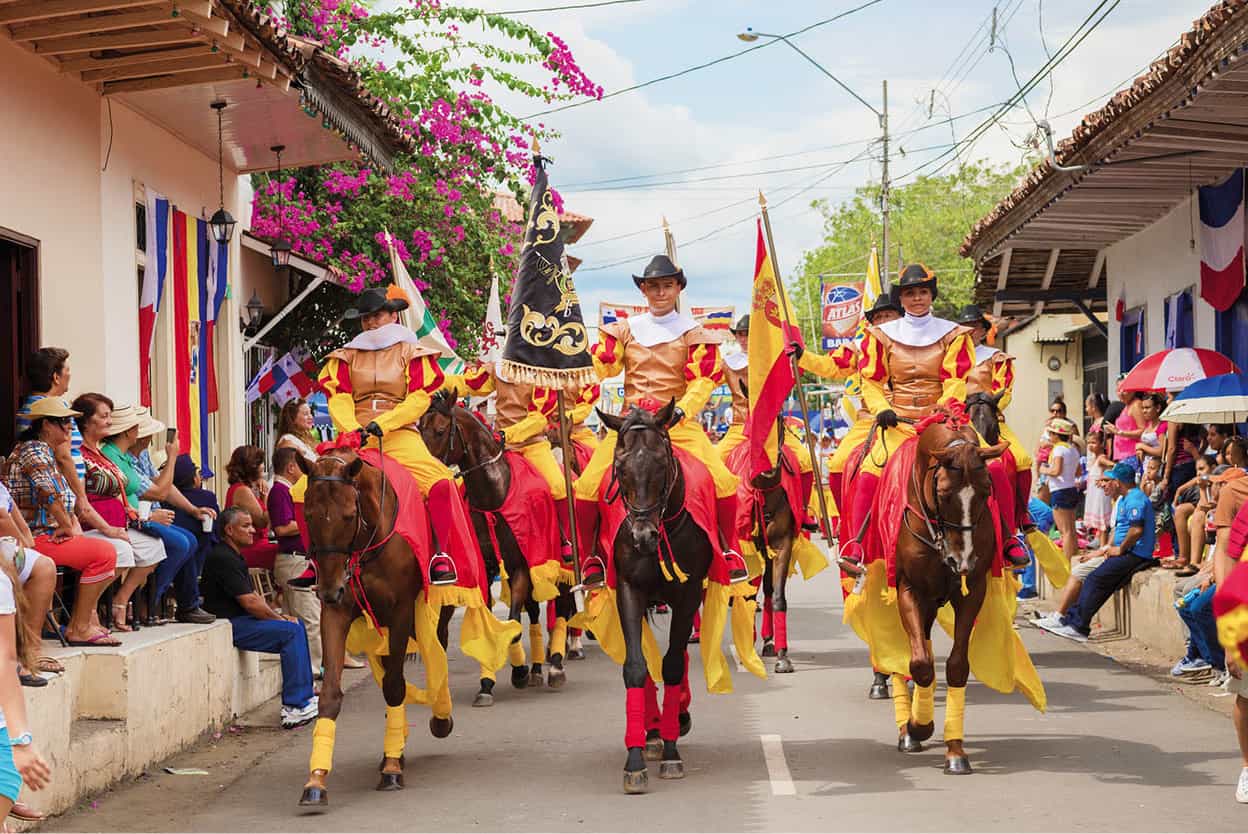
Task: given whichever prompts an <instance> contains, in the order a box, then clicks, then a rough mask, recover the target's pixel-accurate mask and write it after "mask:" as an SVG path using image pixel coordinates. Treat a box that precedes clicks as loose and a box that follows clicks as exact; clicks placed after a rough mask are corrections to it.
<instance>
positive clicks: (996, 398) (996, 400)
mask: <svg viewBox="0 0 1248 834" xmlns="http://www.w3.org/2000/svg"><path fill="white" fill-rule="evenodd" d="M1003 399H1005V392H1004V391H998V392H997V393H995V394H993V395H992V405H993V407H994V408H996V409H997V410H998V411H1000V410H1001V401H1002V400H1003Z"/></svg>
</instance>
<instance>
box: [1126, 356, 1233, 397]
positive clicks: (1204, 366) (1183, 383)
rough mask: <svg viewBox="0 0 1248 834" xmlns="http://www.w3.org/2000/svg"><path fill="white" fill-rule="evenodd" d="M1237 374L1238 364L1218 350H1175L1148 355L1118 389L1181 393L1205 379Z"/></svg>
mask: <svg viewBox="0 0 1248 834" xmlns="http://www.w3.org/2000/svg"><path fill="white" fill-rule="evenodd" d="M1237 373H1239V368H1237V367H1235V363H1234V362H1232V361H1231V360H1230V359H1228V358H1227V357H1225V356H1223V355H1222V354H1220V353H1218V352H1217V351H1216V350H1206V349H1205V348H1174V349H1173V350H1159V351H1157V352H1156V353H1152V354H1149V355H1148V356H1145V357H1144V358H1143V359H1141V360H1140V362H1139V364H1137V365H1136V366H1135V367H1134V368H1132V369H1131V372H1130V373H1129V374H1127V375H1126V377H1125V378H1124V379H1123V380H1122V382H1121V383H1120V384H1119V387H1121V389H1122V390H1124V391H1182V390H1183V389H1184V388H1186V387H1187V386H1189V385H1191V384H1192V383H1193V382H1196V381H1197V380H1201V379H1205V378H1206V377H1211V376H1218V375H1219V374H1237Z"/></svg>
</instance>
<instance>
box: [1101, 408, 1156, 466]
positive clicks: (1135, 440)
mask: <svg viewBox="0 0 1248 834" xmlns="http://www.w3.org/2000/svg"><path fill="white" fill-rule="evenodd" d="M1118 397H1119V399H1121V400H1122V403H1123V408H1122V411H1121V412H1120V413H1119V414H1118V417H1117V418H1115V419H1114V421H1113V423H1112V424H1111V423H1109V422H1108V421H1107V422H1106V423H1105V431H1107V432H1109V433H1110V434H1112V435H1113V436H1114V460H1115V461H1118V462H1122V461H1126V462H1127V464H1128V465H1129V466H1131V467H1132V468H1134V469H1135V473H1136V475H1139V473H1140V468H1139V461H1138V460H1137V459H1136V457H1135V447H1136V446H1137V445H1139V441H1140V435H1141V434H1143V429H1141V428H1140V424H1141V423H1142V422H1143V417H1142V415H1141V413H1140V412H1141V408H1142V405H1141V404H1142V403H1143V402H1144V400H1145V399H1147V398H1148V394H1146V393H1144V392H1143V391H1123V390H1122V389H1121V387H1120V388H1119V390H1118Z"/></svg>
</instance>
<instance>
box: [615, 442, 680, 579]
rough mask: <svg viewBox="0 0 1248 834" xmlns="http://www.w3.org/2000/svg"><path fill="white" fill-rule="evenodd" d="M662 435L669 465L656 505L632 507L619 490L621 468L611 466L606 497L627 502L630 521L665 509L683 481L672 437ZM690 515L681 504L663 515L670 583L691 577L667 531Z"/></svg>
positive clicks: (664, 568) (661, 525)
mask: <svg viewBox="0 0 1248 834" xmlns="http://www.w3.org/2000/svg"><path fill="white" fill-rule="evenodd" d="M651 428H653V427H651V426H644V425H637V426H630V427H629V428H627V429H626V430H625V431H642V430H646V429H651ZM661 436H662V437H663V444H664V447H665V452H666V455H665V461H666V463H665V467H666V468H665V470H664V473H663V492H662V494H661V496H660V497H659V499H658V501H656V502H655V503H654V504H651V505H650V506H648V507H635V506H633V504H632V503H631V502H629V500H628V499H627V498H625V497H624V495H623V494H622V491H621V489H620V480H619V474H618V473H619V467H618V466H615V465H613V466H612V467H611V480H610V481H609V482H608V483H607V488H606V490H604V492H603V494H602V497H603V500H604V501H606V502H607V503H608V504H609V503H611V502H613V501H615V500H616V499H617V498H618V499H619V500H620V503H621V504H623V505H624V510H625V511H626V514H627V517H628V518H629V519H630V520H633V521H636V520H640V519H642V518H644V517H645V516H648V515H653V514H654V513H656V512H660V511H663V510H666V509H667V508H668V503H669V502H670V501H671V497H672V492H673V491H674V490H675V489H676V485H677V484H678V483H680V480H681V473H680V462H679V461H677V460H676V455H675V454H674V453H673V452H672V438H671V437H670V436H669V435H668V434H667V432H665V431H664V432H661ZM688 515H689V512H688V510H686V509H685V508H684V507H683V506H682V507H678V508H677V510H676V512H674V513H672V514H671V515H670V516H667V517H660V519H659V524H658V527H659V568H660V569H661V570H662V571H663V576H664V578H665V579H667V581H669V582H671V581H680V582H685V581H686V580H688V578H689V576H688V575H687V574H686V573H685V572H684V571H682V570H681V569H680V565H679V564H677V562H676V554H675V553H674V552H673V550H672V542H671V540H670V539H669V538H668V531H667V528H668V525H669V524H671V525H673V526H674V527H675V528H677V529H679V527H680V526H681V525H682V524H684V521H685V517H687V516H688ZM664 545H666V547H667V553H666V561H665V560H664V552H663V550H664Z"/></svg>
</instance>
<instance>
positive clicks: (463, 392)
mask: <svg viewBox="0 0 1248 834" xmlns="http://www.w3.org/2000/svg"><path fill="white" fill-rule="evenodd" d="M442 387H443V388H448V389H451V390H453V391H454V392H455V396H456V397H484V396H486V395H488V394H492V393H494V372H493V370H492V369H491V368H490V366H489V365H474V366H472V367H471V368H468V369H467V370H465V371H464V372H463V373H462V374H446V376H445V379H444V381H443V383H442Z"/></svg>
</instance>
